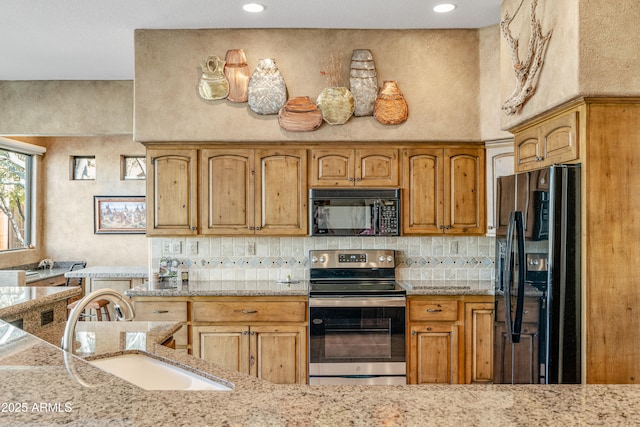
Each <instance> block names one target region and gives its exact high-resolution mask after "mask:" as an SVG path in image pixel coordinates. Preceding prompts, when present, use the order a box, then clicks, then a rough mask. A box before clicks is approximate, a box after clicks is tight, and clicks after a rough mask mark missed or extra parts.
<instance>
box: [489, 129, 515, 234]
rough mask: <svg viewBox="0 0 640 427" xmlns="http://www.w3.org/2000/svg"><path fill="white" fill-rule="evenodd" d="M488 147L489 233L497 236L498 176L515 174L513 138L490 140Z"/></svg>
mask: <svg viewBox="0 0 640 427" xmlns="http://www.w3.org/2000/svg"><path fill="white" fill-rule="evenodd" d="M485 147H486V154H485V156H486V159H487V168H486V171H487V187H486V190H487V191H486V194H487V215H486V218H487V235H489V236H495V235H496V228H498V221H497V219H498V215H497V212H496V211H495V209H496V195H497V194H498V178H500V177H501V176H509V175H513V173H514V170H513V163H514V160H513V157H514V156H513V140H510V141H506V142H504V141H500V142H488V143H486V145H485Z"/></svg>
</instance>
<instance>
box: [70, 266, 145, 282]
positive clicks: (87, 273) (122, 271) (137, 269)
mask: <svg viewBox="0 0 640 427" xmlns="http://www.w3.org/2000/svg"><path fill="white" fill-rule="evenodd" d="M64 277H70V278H113V277H122V278H127V279H146V278H148V277H149V269H148V268H147V267H141V266H95V267H87V268H83V269H81V270H74V271H67V272H66V273H65V274H64Z"/></svg>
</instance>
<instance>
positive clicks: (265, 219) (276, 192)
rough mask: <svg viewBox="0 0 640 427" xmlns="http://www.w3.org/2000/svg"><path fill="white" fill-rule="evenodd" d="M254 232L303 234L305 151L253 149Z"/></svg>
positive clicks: (305, 226) (305, 176) (305, 210)
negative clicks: (254, 180) (254, 171)
mask: <svg viewBox="0 0 640 427" xmlns="http://www.w3.org/2000/svg"><path fill="white" fill-rule="evenodd" d="M255 176H256V208H255V210H256V212H255V225H256V234H264V235H306V234H307V221H308V219H307V152H306V150H304V149H300V150H256V174H255Z"/></svg>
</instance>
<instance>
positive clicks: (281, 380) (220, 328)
mask: <svg viewBox="0 0 640 427" xmlns="http://www.w3.org/2000/svg"><path fill="white" fill-rule="evenodd" d="M306 336H307V334H306V326H293V325H228V326H227V325H212V326H194V327H193V354H194V355H195V356H197V357H201V358H202V359H204V360H206V361H209V362H213V363H215V364H217V365H219V366H222V367H225V368H228V369H233V370H236V371H239V372H242V373H244V374H247V375H253V376H256V377H258V378H261V379H263V380H266V381H270V382H272V383H276V384H305V383H306V382H307V367H306V357H304V355H305V354H306Z"/></svg>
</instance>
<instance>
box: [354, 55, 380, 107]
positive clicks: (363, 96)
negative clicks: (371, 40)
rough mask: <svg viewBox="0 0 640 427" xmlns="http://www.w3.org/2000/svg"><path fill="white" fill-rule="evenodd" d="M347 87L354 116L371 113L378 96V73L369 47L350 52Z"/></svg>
mask: <svg viewBox="0 0 640 427" xmlns="http://www.w3.org/2000/svg"><path fill="white" fill-rule="evenodd" d="M349 89H350V90H351V93H352V94H353V98H354V101H355V108H354V111H353V114H354V115H355V116H356V117H361V116H371V115H373V108H374V105H375V102H376V97H377V96H378V75H377V72H376V65H375V63H374V62H373V55H372V54H371V51H370V50H369V49H355V50H354V51H353V53H352V54H351V68H350V70H349Z"/></svg>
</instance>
